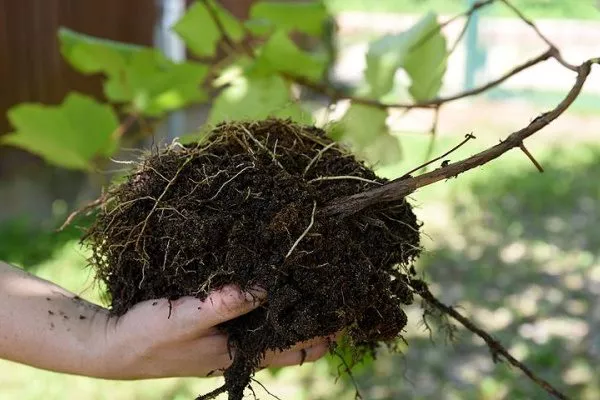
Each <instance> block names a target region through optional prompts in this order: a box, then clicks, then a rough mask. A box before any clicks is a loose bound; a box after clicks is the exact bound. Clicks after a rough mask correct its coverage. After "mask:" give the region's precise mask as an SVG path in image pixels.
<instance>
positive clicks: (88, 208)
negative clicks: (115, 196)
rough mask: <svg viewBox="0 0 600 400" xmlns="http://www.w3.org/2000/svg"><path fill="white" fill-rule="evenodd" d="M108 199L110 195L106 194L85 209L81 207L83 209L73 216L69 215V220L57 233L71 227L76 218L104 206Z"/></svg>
mask: <svg viewBox="0 0 600 400" xmlns="http://www.w3.org/2000/svg"><path fill="white" fill-rule="evenodd" d="M107 197H108V195H107V194H106V193H105V194H103V195H102V196H100V197H98V198H97V199H96V200H93V201H91V202H89V203H87V204H86V205H84V206H83V207H81V208H79V209H77V210H75V211H73V212H72V213H71V214H69V216H68V217H67V219H66V220H65V222H63V224H62V225H61V226H60V228H58V229H57V230H56V232H61V231H62V230H64V229H65V228H66V227H67V226H69V225H71V223H72V222H73V220H74V219H75V217H77V216H78V215H79V214H81V213H84V212H88V211H91V210H94V209H96V207H98V206H99V205H101V204H104V202H105V201H106V199H107Z"/></svg>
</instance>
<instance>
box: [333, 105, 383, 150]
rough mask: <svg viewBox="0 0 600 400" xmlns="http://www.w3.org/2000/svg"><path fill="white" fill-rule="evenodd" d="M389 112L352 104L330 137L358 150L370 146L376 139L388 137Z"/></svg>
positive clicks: (335, 125) (334, 127)
mask: <svg viewBox="0 0 600 400" xmlns="http://www.w3.org/2000/svg"><path fill="white" fill-rule="evenodd" d="M386 119H387V112H386V111H384V110H382V109H379V108H375V107H369V106H365V105H362V104H352V105H351V106H350V108H349V109H348V111H346V114H344V116H343V117H342V119H340V120H339V121H338V122H337V123H336V124H334V125H333V127H332V131H331V132H330V134H329V135H330V136H331V137H332V139H334V140H343V141H346V142H350V143H351V144H352V145H354V146H356V147H357V150H360V149H364V148H366V147H367V146H369V145H370V144H371V143H372V142H373V141H374V140H375V138H376V137H378V136H381V135H387V132H388V128H387V125H386V123H385V120H386Z"/></svg>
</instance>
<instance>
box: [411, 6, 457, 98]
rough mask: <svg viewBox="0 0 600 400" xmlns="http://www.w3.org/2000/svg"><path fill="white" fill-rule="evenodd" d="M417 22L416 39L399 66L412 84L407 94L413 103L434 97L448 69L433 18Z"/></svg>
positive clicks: (446, 56)
mask: <svg viewBox="0 0 600 400" xmlns="http://www.w3.org/2000/svg"><path fill="white" fill-rule="evenodd" d="M421 22H422V25H421V28H420V35H419V39H418V40H417V41H416V42H415V43H414V44H413V46H412V47H411V51H410V52H409V53H408V55H407V57H406V59H405V60H404V64H403V66H402V67H403V68H404V70H405V71H406V73H407V74H408V76H410V79H411V81H412V83H411V85H410V87H409V88H408V91H409V93H410V94H411V96H412V97H413V99H414V100H415V101H425V100H429V99H432V98H434V97H436V96H437V95H438V93H439V91H440V88H441V87H442V80H443V78H444V74H445V72H446V67H447V66H448V50H447V49H446V37H445V36H444V35H443V34H442V33H441V29H440V24H439V23H438V22H437V17H436V15H435V14H431V13H430V14H428V15H426V16H425V18H423V20H421Z"/></svg>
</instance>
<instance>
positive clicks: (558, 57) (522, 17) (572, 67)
mask: <svg viewBox="0 0 600 400" xmlns="http://www.w3.org/2000/svg"><path fill="white" fill-rule="evenodd" d="M500 1H501V2H502V3H503V4H504V5H505V6H506V7H508V8H509V9H510V10H511V11H512V12H513V13H514V14H515V15H516V16H517V17H519V19H520V20H521V21H523V22H525V23H526V24H527V25H529V26H530V27H531V29H533V30H534V31H535V33H536V34H537V35H538V36H539V38H540V39H542V40H543V41H544V42H545V43H546V44H547V45H548V46H550V48H551V49H553V50H555V54H554V55H553V57H554V58H555V59H556V61H558V62H559V63H560V64H561V65H562V66H563V67H565V68H568V69H570V70H571V71H575V72H577V66H576V65H573V64H571V63H569V62H567V61H566V60H565V59H564V58H563V57H562V55H561V54H560V52H559V51H558V50H557V47H556V46H555V45H554V43H552V42H551V41H550V40H549V39H548V38H547V37H546V35H544V34H543V33H542V31H540V29H539V28H538V27H537V25H536V24H534V23H533V21H532V20H530V19H529V18H527V17H526V16H525V15H524V14H523V13H522V12H521V11H519V9H518V8H517V7H515V6H514V5H513V4H512V3H511V2H510V1H509V0H500Z"/></svg>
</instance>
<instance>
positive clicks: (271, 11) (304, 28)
mask: <svg viewBox="0 0 600 400" xmlns="http://www.w3.org/2000/svg"><path fill="white" fill-rule="evenodd" d="M328 16H329V14H328V13H327V9H326V8H325V5H324V4H323V2H322V1H313V2H307V3H289V2H271V1H269V2H258V3H256V4H254V5H253V6H252V8H251V9H250V18H251V20H250V21H249V26H250V27H254V26H262V27H272V28H277V29H282V30H284V31H286V32H291V31H298V32H304V33H306V34H309V35H313V36H321V35H322V34H323V28H324V26H325V21H326V19H327V17H328Z"/></svg>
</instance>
